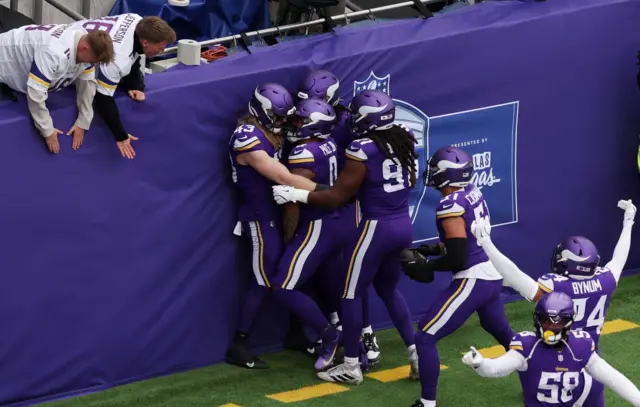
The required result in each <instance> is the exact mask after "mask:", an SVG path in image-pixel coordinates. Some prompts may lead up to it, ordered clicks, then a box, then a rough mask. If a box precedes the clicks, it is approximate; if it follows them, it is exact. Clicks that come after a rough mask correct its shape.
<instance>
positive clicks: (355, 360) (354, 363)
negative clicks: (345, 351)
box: [344, 357, 360, 369]
mask: <svg viewBox="0 0 640 407" xmlns="http://www.w3.org/2000/svg"><path fill="white" fill-rule="evenodd" d="M359 363H360V360H359V359H358V358H348V357H345V358H344V364H345V365H347V367H348V368H350V369H353V368H354V367H356V366H358V364H359Z"/></svg>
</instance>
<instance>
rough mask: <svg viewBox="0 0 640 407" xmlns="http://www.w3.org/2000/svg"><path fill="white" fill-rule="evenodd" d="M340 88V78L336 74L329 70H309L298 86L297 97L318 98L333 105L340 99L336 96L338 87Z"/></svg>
mask: <svg viewBox="0 0 640 407" xmlns="http://www.w3.org/2000/svg"><path fill="white" fill-rule="evenodd" d="M339 88H340V80H339V79H338V77H337V76H335V75H334V74H333V73H331V72H329V71H314V72H311V73H310V74H309V75H308V76H307V77H306V78H305V79H304V81H303V82H302V83H301V84H300V87H299V88H298V97H299V98H300V99H311V98H318V99H322V100H324V101H325V102H327V103H329V104H330V105H331V106H335V105H337V104H338V102H339V101H340V98H339V97H338V89H339Z"/></svg>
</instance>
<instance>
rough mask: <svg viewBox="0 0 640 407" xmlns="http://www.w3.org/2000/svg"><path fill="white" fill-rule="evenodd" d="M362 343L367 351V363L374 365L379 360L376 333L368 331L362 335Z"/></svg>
mask: <svg viewBox="0 0 640 407" xmlns="http://www.w3.org/2000/svg"><path fill="white" fill-rule="evenodd" d="M362 343H363V344H364V348H365V350H366V351H367V359H368V360H369V365H375V364H376V363H378V362H380V357H381V355H380V347H378V340H377V339H376V334H375V333H370V334H364V335H362Z"/></svg>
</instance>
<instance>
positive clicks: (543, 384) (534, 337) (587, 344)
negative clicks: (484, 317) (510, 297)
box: [462, 292, 640, 407]
mask: <svg viewBox="0 0 640 407" xmlns="http://www.w3.org/2000/svg"><path fill="white" fill-rule="evenodd" d="M574 318H575V311H574V307H573V300H572V299H571V297H570V296H569V295H567V294H565V293H562V292H552V293H549V294H547V295H545V296H544V297H543V298H542V299H541V300H540V301H539V302H538V304H537V305H536V308H535V311H534V314H533V325H534V327H535V332H520V333H519V334H517V335H516V336H514V337H513V340H512V341H511V344H510V349H509V351H508V352H507V353H506V354H504V355H502V356H500V357H499V358H495V359H485V358H484V357H483V356H482V355H481V354H480V353H479V352H478V351H477V350H476V349H475V348H473V347H471V351H469V352H468V353H467V354H465V355H464V357H463V358H462V361H463V362H464V363H465V364H467V365H469V366H471V367H473V369H474V370H475V371H476V373H478V374H479V375H480V376H482V377H504V376H507V375H509V374H511V373H513V372H514V371H516V370H517V371H518V374H519V375H520V382H521V383H522V390H523V393H524V406H525V407H542V406H548V405H555V406H558V407H565V406H566V407H569V406H573V407H575V406H578V407H579V406H582V405H583V403H584V401H585V400H586V399H587V397H588V395H589V392H590V389H591V385H592V382H593V379H595V380H597V381H599V382H601V383H602V384H604V385H605V386H607V387H609V388H610V389H611V390H613V391H614V392H615V393H617V394H618V395H619V396H620V397H622V398H623V399H625V400H626V401H628V402H629V403H631V404H632V405H633V406H636V407H639V406H640V391H639V390H638V388H637V387H636V386H635V385H634V384H633V383H632V382H631V381H630V380H629V379H627V378H626V377H625V376H624V375H623V374H622V373H620V372H619V371H617V370H616V369H615V368H613V367H612V366H611V365H609V364H608V363H607V362H606V361H605V360H604V359H602V358H601V357H600V356H598V354H597V353H596V346H595V343H594V342H593V339H592V338H591V336H590V335H589V334H588V333H587V332H586V331H581V330H571V326H572V324H573V321H574ZM583 370H584V371H585V372H586V373H588V374H585V373H584V372H583Z"/></svg>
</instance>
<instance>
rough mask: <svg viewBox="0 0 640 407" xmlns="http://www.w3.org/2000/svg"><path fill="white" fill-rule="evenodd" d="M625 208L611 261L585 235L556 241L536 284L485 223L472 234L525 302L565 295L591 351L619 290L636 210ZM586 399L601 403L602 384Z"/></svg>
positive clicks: (479, 223) (621, 203) (480, 222)
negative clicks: (548, 295)
mask: <svg viewBox="0 0 640 407" xmlns="http://www.w3.org/2000/svg"><path fill="white" fill-rule="evenodd" d="M618 207H619V208H621V209H622V210H624V218H623V221H622V233H621V234H620V238H619V239H618V244H617V245H616V247H615V249H614V251H613V258H612V259H611V261H609V262H608V263H607V264H606V265H605V266H604V267H599V265H600V254H599V253H598V249H597V248H596V246H595V245H594V244H593V243H592V242H591V241H590V240H589V239H587V238H586V237H582V236H571V237H569V238H567V239H565V240H564V241H563V242H562V243H560V244H559V245H558V246H557V247H556V248H555V249H554V250H553V255H552V257H551V270H552V272H551V273H547V274H544V275H542V276H541V277H540V278H539V279H538V281H537V282H536V281H535V280H534V279H532V278H531V277H529V276H528V275H527V274H525V273H524V272H523V271H521V270H520V269H519V268H518V266H516V265H515V264H514V263H513V262H512V261H511V260H509V259H508V258H507V257H506V256H504V255H503V254H502V253H501V252H500V251H499V250H498V249H497V248H496V246H495V245H494V244H493V242H492V241H491V237H490V234H491V224H490V222H489V220H488V219H481V220H478V221H477V222H476V223H475V224H474V225H472V229H471V230H472V232H473V234H474V235H475V236H476V239H477V241H478V245H480V246H481V247H482V248H483V249H484V251H485V253H487V256H488V257H489V260H491V262H492V263H493V264H494V266H495V267H496V269H497V270H498V272H499V273H500V274H501V275H502V276H503V277H504V280H505V281H506V282H507V283H508V284H509V285H511V286H512V287H513V288H514V289H516V290H517V291H518V292H519V293H520V294H521V295H522V296H523V297H525V298H526V299H527V300H529V301H533V302H537V301H538V300H540V298H542V297H543V296H544V295H545V294H546V293H549V292H552V291H557V292H563V293H565V294H567V295H569V296H570V297H571V298H572V299H573V302H574V304H575V307H576V315H575V318H574V324H573V329H580V330H585V331H587V332H588V333H589V334H590V335H591V337H592V338H593V339H594V342H595V344H596V351H598V352H599V341H600V333H601V330H602V326H603V325H604V321H605V318H606V316H607V311H608V309H609V304H610V302H611V296H612V295H613V292H614V291H615V289H616V287H617V286H618V281H619V280H620V275H621V274H622V270H623V269H624V265H625V264H626V262H627V257H628V256H629V249H630V248H631V230H632V227H633V223H634V219H635V215H636V207H635V205H633V203H632V202H631V201H630V200H629V201H619V202H618ZM588 401H589V402H590V403H591V404H585V405H604V386H602V384H600V383H598V382H594V383H593V385H592V387H591V394H590V395H589V399H588Z"/></svg>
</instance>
